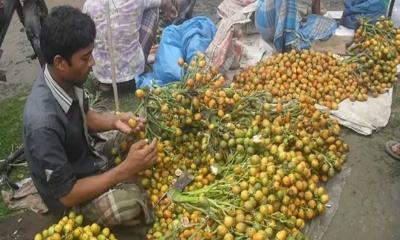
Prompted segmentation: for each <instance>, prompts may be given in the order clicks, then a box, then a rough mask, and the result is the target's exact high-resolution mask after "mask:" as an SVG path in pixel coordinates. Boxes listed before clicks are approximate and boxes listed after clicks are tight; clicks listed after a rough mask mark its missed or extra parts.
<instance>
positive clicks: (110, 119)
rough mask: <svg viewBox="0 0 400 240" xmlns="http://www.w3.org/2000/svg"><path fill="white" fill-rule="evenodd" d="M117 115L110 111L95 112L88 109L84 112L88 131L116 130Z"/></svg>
mask: <svg viewBox="0 0 400 240" xmlns="http://www.w3.org/2000/svg"><path fill="white" fill-rule="evenodd" d="M118 120H119V117H118V116H117V115H115V114H113V113H110V112H96V111H94V110H92V109H89V110H88V112H87V113H86V122H87V127H88V130H89V132H94V133H96V132H105V131H110V130H116V129H117V127H116V122H117V121H118Z"/></svg>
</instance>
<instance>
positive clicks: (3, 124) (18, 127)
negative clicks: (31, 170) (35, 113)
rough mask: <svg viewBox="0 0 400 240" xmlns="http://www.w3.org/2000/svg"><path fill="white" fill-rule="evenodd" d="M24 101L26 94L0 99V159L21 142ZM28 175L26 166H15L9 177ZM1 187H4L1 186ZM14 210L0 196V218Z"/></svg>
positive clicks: (15, 178) (14, 179) (21, 177)
mask: <svg viewBox="0 0 400 240" xmlns="http://www.w3.org/2000/svg"><path fill="white" fill-rule="evenodd" d="M25 101H26V94H19V95H18V96H16V97H12V98H8V99H4V100H2V101H0V106H1V107H0V139H1V140H0V159H4V158H6V157H7V156H8V155H9V154H10V153H11V152H13V151H14V150H15V149H16V148H17V147H18V146H19V145H20V144H21V143H22V125H23V123H22V114H23V109H24V105H25ZM27 175H28V169H27V167H16V168H15V169H13V171H12V173H11V175H10V178H11V179H12V180H13V181H18V180H21V179H23V178H25V177H26V176H27ZM2 189H4V188H3V187H2ZM14 213H16V212H15V211H11V210H9V209H8V208H7V206H6V204H5V203H4V202H3V199H2V198H0V220H1V219H5V218H7V217H10V216H12V215H13V214H14Z"/></svg>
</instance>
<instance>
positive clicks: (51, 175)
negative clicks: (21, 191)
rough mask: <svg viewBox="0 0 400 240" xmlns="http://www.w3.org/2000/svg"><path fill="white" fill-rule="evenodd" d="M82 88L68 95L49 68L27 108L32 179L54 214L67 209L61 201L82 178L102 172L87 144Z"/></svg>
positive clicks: (26, 137)
mask: <svg viewBox="0 0 400 240" xmlns="http://www.w3.org/2000/svg"><path fill="white" fill-rule="evenodd" d="M87 110H88V104H87V101H85V98H84V92H83V90H82V89H79V88H76V87H75V96H74V97H70V96H68V95H67V94H66V93H65V92H64V91H63V90H62V88H61V87H60V86H59V85H58V84H57V83H56V82H55V81H54V80H53V79H52V77H51V75H50V74H49V72H48V70H47V67H46V69H45V70H44V73H42V74H41V76H40V77H39V78H38V79H37V80H36V82H35V84H34V85H33V88H32V91H31V94H30V95H29V97H28V100H27V102H26V105H25V109H24V144H25V157H26V159H27V161H28V164H29V169H30V173H31V177H32V180H33V182H34V184H35V186H36V188H37V190H38V192H39V194H40V195H41V197H42V199H43V200H44V202H45V203H46V205H47V207H48V208H49V210H50V211H51V212H53V213H62V212H63V211H64V210H65V207H64V206H63V205H62V204H61V202H60V201H59V199H60V198H61V197H63V196H65V195H67V194H68V193H69V192H70V191H71V190H72V188H73V186H74V184H75V183H76V181H77V180H78V179H80V178H83V177H87V176H91V175H95V174H97V173H99V171H100V169H101V168H102V166H101V164H102V163H101V161H99V156H98V155H96V153H95V152H94V151H93V149H92V147H91V146H90V145H89V144H88V142H89V140H88V134H87V128H86V126H85V125H86V119H85V113H86V112H87Z"/></svg>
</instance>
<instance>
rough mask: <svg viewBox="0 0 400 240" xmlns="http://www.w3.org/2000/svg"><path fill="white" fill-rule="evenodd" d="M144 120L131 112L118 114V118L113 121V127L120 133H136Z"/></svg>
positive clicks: (142, 126) (140, 128)
mask: <svg viewBox="0 0 400 240" xmlns="http://www.w3.org/2000/svg"><path fill="white" fill-rule="evenodd" d="M145 123H146V121H145V120H144V119H143V118H141V117H137V116H135V115H134V114H133V113H131V112H127V113H120V114H118V120H117V121H116V122H115V128H116V129H117V130H119V131H120V132H122V133H126V134H130V133H138V132H140V131H142V130H143V129H144V125H145Z"/></svg>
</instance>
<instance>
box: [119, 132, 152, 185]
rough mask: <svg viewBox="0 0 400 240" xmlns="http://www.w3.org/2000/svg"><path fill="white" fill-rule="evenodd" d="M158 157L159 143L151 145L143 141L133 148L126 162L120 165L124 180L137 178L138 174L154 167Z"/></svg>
mask: <svg viewBox="0 0 400 240" xmlns="http://www.w3.org/2000/svg"><path fill="white" fill-rule="evenodd" d="M157 157H158V152H157V141H156V140H155V139H154V140H153V141H152V142H151V143H150V144H148V143H147V142H146V141H145V140H141V141H139V142H137V143H135V144H133V145H132V146H131V148H130V149H129V152H128V155H127V156H126V159H125V161H123V162H122V163H121V165H119V167H120V171H121V174H122V176H123V178H124V180H129V179H132V178H133V177H135V176H136V175H137V174H138V173H140V172H142V171H143V170H146V169H148V168H150V167H152V166H153V165H154V164H155V163H156V161H157Z"/></svg>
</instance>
